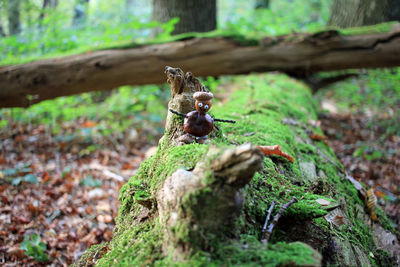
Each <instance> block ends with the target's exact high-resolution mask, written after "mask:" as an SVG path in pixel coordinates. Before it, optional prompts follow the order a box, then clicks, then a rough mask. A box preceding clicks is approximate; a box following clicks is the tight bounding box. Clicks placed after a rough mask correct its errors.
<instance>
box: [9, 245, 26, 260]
mask: <svg viewBox="0 0 400 267" xmlns="http://www.w3.org/2000/svg"><path fill="white" fill-rule="evenodd" d="M7 252H8V254H9V255H10V256H11V257H15V258H17V259H22V258H24V257H25V253H24V251H23V250H22V249H21V248H20V247H19V246H14V247H10V248H9V249H8V251H7Z"/></svg>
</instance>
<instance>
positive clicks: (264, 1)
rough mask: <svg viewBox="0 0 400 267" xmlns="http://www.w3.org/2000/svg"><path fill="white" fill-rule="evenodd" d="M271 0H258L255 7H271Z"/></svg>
mask: <svg viewBox="0 0 400 267" xmlns="http://www.w3.org/2000/svg"><path fill="white" fill-rule="evenodd" d="M269 4H270V0H256V4H255V6H254V8H255V9H260V8H269Z"/></svg>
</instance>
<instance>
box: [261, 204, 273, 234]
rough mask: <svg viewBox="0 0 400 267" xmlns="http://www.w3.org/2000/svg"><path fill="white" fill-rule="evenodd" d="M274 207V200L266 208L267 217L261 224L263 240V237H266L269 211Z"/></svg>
mask: <svg viewBox="0 0 400 267" xmlns="http://www.w3.org/2000/svg"><path fill="white" fill-rule="evenodd" d="M274 207H275V200H274V201H272V203H271V206H270V207H269V209H268V213H267V218H265V223H264V226H263V229H262V234H263V238H262V240H264V239H265V237H266V233H267V226H268V222H269V218H270V217H271V213H272V210H273V209H274Z"/></svg>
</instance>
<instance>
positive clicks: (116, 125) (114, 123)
mask: <svg viewBox="0 0 400 267" xmlns="http://www.w3.org/2000/svg"><path fill="white" fill-rule="evenodd" d="M169 94H170V93H169V91H168V90H164V89H161V90H160V87H159V86H154V85H147V86H140V87H131V86H123V87H120V88H119V89H117V90H115V91H113V92H112V93H111V94H110V93H107V92H105V93H103V92H95V93H90V94H89V93H83V94H80V95H76V96H67V97H59V98H57V99H54V100H47V101H43V102H40V103H38V104H36V105H33V106H31V107H29V108H26V109H23V108H8V109H1V110H0V119H1V120H3V121H14V122H18V123H22V124H34V125H38V124H44V125H45V126H47V130H48V131H50V132H52V133H53V134H56V135H57V134H60V130H61V128H60V123H66V122H74V121H78V120H91V121H95V122H96V123H95V125H94V127H92V128H87V127H86V128H85V127H83V128H78V129H75V130H74V131H73V132H71V133H68V134H64V135H60V136H58V137H57V139H59V141H64V142H68V141H71V140H74V139H80V140H83V141H85V142H88V141H90V139H91V138H93V137H96V136H104V135H109V134H111V133H122V132H124V131H126V130H127V129H128V128H132V127H136V128H141V127H150V126H154V127H158V125H159V124H160V122H161V121H162V119H163V118H164V116H165V112H166V111H165V108H164V106H165V105H166V101H167V100H166V99H167V97H168V96H169ZM143 111H146V112H145V113H144V112H143ZM6 128H7V126H5V127H4V129H6ZM157 129H158V130H159V131H162V129H160V128H157ZM149 138H150V137H149ZM96 149H97V147H88V148H87V149H86V150H85V151H81V154H85V153H86V154H87V153H91V152H93V151H95V150H96Z"/></svg>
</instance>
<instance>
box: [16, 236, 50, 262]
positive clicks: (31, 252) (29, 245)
mask: <svg viewBox="0 0 400 267" xmlns="http://www.w3.org/2000/svg"><path fill="white" fill-rule="evenodd" d="M20 247H21V249H22V250H23V251H25V254H26V255H27V256H32V257H34V258H35V260H37V261H39V262H46V261H48V260H49V258H48V257H47V255H46V253H45V251H46V244H45V243H44V242H42V241H40V235H38V234H32V235H30V236H27V235H26V236H25V237H24V241H23V242H22V243H21V244H20Z"/></svg>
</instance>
